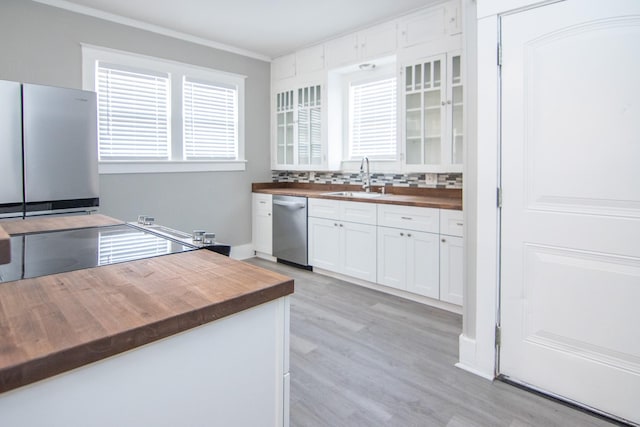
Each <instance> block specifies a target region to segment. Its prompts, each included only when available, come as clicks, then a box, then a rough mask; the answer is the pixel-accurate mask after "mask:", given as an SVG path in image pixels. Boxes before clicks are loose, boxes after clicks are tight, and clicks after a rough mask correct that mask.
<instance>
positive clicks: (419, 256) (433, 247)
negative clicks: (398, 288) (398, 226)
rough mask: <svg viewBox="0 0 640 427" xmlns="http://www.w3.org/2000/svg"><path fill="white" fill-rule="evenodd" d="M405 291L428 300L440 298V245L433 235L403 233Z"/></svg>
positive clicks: (435, 235) (413, 232) (436, 236)
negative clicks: (404, 243)
mask: <svg viewBox="0 0 640 427" xmlns="http://www.w3.org/2000/svg"><path fill="white" fill-rule="evenodd" d="M405 234H406V235H405V241H406V244H407V249H406V251H407V291H409V292H413V293H416V294H420V295H424V296H426V297H430V298H439V296H440V283H439V282H440V262H439V260H440V255H439V252H440V245H439V242H438V237H439V236H438V235H437V234H435V233H422V232H417V231H407V232H405Z"/></svg>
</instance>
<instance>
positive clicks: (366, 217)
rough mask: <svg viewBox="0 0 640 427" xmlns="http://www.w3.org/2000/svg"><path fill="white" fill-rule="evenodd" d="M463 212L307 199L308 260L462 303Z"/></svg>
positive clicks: (360, 277)
mask: <svg viewBox="0 0 640 427" xmlns="http://www.w3.org/2000/svg"><path fill="white" fill-rule="evenodd" d="M462 220H463V218H462V211H454V210H445V209H434V208H420V207H413V206H401V205H387V204H374V203H363V202H348V201H338V200H329V199H314V198H310V199H309V222H308V224H309V229H308V230H309V242H308V244H309V263H310V264H311V265H312V266H313V267H316V268H319V269H322V270H327V271H331V272H335V273H340V274H344V275H345V276H350V277H353V278H357V279H362V280H366V281H368V282H373V283H377V284H380V285H384V286H388V287H391V288H395V289H400V290H402V291H405V292H410V293H412V294H416V295H422V296H425V297H429V298H433V299H439V300H441V301H444V302H447V303H450V304H456V305H462V288H463V267H464V258H463V256H464V253H463V238H462V229H463V222H462Z"/></svg>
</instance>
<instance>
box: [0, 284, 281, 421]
mask: <svg viewBox="0 0 640 427" xmlns="http://www.w3.org/2000/svg"><path fill="white" fill-rule="evenodd" d="M0 414H1V415H0V419H1V421H0V424H1V425H3V426H11V427H19V426H34V427H35V426H48V427H54V426H61V427H62V426H64V427H70V426H83V427H88V426H104V427H113V426H119V427H122V426H136V427H139V426H154V427H158V426H171V427H174V426H234V427H242V426H247V427H256V426H288V425H289V297H288V296H285V297H281V298H278V299H276V300H273V301H271V302H268V303H264V304H262V305H259V306H256V307H253V308H251V309H248V310H244V311H241V312H239V313H237V314H234V315H232V316H229V317H225V318H222V319H220V320H217V321H214V322H211V323H208V324H205V325H202V326H199V327H197V328H194V329H190V330H187V331H185V332H182V333H179V334H177V335H173V336H171V337H168V338H165V339H162V340H159V341H156V342H153V343H150V344H147V345H144V346H142V347H138V348H136V349H133V350H130V351H127V352H125V353H121V354H119V355H116V356H112V357H109V358H107V359H104V360H101V361H99V362H95V363H92V364H89V365H86V366H83V367H81V368H77V369H74V370H72V371H69V372H66V373H63V374H60V375H57V376H54V377H51V378H48V379H46V380H42V381H38V382H36V383H33V384H30V385H27V386H24V387H20V388H18V389H15V390H12V391H8V392H5V393H3V394H0Z"/></svg>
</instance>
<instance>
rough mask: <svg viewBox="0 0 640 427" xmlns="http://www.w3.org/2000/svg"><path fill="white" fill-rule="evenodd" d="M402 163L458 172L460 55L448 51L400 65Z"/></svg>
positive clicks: (412, 167) (460, 145)
mask: <svg viewBox="0 0 640 427" xmlns="http://www.w3.org/2000/svg"><path fill="white" fill-rule="evenodd" d="M403 81H404V84H403V89H404V106H403V107H404V117H405V127H404V140H405V166H406V168H407V169H408V170H409V171H427V172H458V171H460V172H461V171H462V148H463V136H464V135H463V132H462V129H463V121H462V118H463V115H462V112H463V103H462V57H461V54H460V53H459V52H455V53H454V52H451V53H448V54H442V55H437V56H432V57H429V58H426V59H424V60H422V61H419V62H415V63H410V64H405V65H403Z"/></svg>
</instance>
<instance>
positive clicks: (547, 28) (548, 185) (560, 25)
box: [499, 0, 640, 422]
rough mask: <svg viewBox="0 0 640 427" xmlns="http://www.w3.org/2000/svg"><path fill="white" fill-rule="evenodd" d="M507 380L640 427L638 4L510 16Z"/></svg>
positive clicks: (505, 136)
mask: <svg viewBox="0 0 640 427" xmlns="http://www.w3.org/2000/svg"><path fill="white" fill-rule="evenodd" d="M502 47H503V59H502V105H501V110H502V142H501V149H502V188H503V209H502V229H501V236H502V237H501V239H502V245H501V253H502V255H501V323H502V347H501V349H500V368H499V370H500V372H501V373H502V374H504V375H506V376H508V377H511V378H514V379H516V380H519V381H522V382H524V383H528V384H530V385H532V386H534V387H537V388H539V389H542V390H545V391H548V392H551V393H553V394H556V395H559V396H562V397H564V398H567V399H569V400H573V401H576V402H579V403H581V404H584V405H587V406H591V407H593V408H597V409H599V410H602V411H605V412H608V413H610V414H613V415H616V416H619V417H622V418H625V419H628V420H633V421H635V422H640V330H639V328H640V308H639V305H640V1H637V0H628V1H621V0H616V1H606V2H598V1H571V0H570V1H565V2H560V3H554V4H551V5H547V6H544V7H539V8H535V9H530V10H527V11H523V12H520V13H515V14H510V15H505V16H503V17H502Z"/></svg>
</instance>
